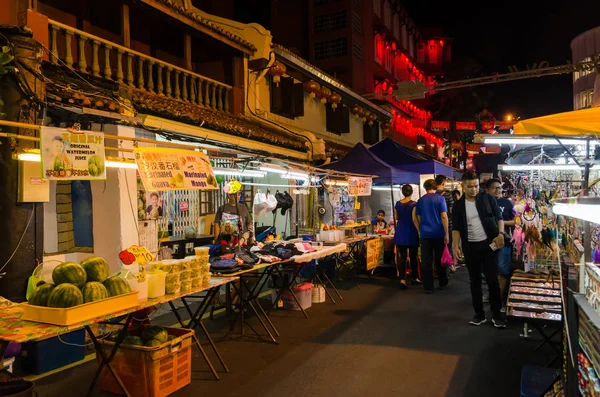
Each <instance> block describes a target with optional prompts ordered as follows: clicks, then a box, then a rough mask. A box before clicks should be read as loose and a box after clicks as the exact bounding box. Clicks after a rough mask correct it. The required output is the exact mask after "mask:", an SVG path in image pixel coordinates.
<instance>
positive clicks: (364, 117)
mask: <svg viewBox="0 0 600 397" xmlns="http://www.w3.org/2000/svg"><path fill="white" fill-rule="evenodd" d="M358 115H359V116H360V118H361V119H362V121H363V123H364V122H365V121H367V117H368V116H369V111H368V110H367V109H364V108H360V113H358Z"/></svg>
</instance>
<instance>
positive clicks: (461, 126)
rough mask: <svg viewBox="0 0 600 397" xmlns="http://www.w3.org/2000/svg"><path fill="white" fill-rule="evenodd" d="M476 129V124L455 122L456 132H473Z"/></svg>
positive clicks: (472, 122)
mask: <svg viewBox="0 0 600 397" xmlns="http://www.w3.org/2000/svg"><path fill="white" fill-rule="evenodd" d="M476 129H477V123H475V122H474V121H457V122H456V130H457V131H475V130H476Z"/></svg>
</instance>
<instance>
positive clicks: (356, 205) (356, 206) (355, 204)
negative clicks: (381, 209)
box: [354, 197, 360, 210]
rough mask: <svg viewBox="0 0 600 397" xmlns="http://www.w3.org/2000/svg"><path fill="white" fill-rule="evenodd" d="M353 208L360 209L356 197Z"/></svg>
mask: <svg viewBox="0 0 600 397" xmlns="http://www.w3.org/2000/svg"><path fill="white" fill-rule="evenodd" d="M354 209H355V210H359V209H360V202H359V201H358V197H355V198H354Z"/></svg>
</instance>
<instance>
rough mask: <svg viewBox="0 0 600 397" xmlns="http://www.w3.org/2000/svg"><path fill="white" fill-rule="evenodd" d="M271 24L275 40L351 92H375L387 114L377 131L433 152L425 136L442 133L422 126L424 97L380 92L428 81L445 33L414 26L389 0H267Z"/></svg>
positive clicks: (443, 55) (444, 53)
mask: <svg viewBox="0 0 600 397" xmlns="http://www.w3.org/2000/svg"><path fill="white" fill-rule="evenodd" d="M271 32H272V34H273V36H274V37H276V38H277V42H278V43H280V44H282V45H284V46H286V47H288V48H289V49H290V50H291V51H293V52H296V53H298V55H300V56H302V57H303V58H305V59H308V60H309V61H310V62H311V63H312V64H314V65H316V66H318V67H319V68H321V69H322V70H324V71H325V72H327V73H328V74H330V75H332V76H333V77H335V78H337V79H338V80H340V81H341V82H342V83H344V84H346V85H348V86H350V87H352V89H353V90H354V91H356V92H357V93H359V94H362V95H364V94H371V93H374V92H376V93H377V92H380V93H381V94H382V95H381V97H380V100H381V102H385V104H386V105H387V106H388V107H389V109H390V111H391V112H392V113H393V114H395V117H394V120H392V123H391V125H390V126H385V127H384V131H383V134H384V135H389V136H392V137H394V139H396V140H398V141H400V142H401V143H403V144H405V145H407V146H413V147H414V146H415V145H417V144H419V146H420V147H422V148H423V149H424V150H426V151H428V152H429V153H431V154H434V153H435V151H436V147H432V145H431V143H434V144H435V146H438V145H440V144H441V142H442V140H441V138H439V137H437V136H435V135H434V134H432V133H431V132H429V131H428V130H426V127H427V125H428V122H429V120H430V118H431V116H430V114H429V113H428V112H427V111H426V110H425V105H426V100H416V101H398V100H396V99H395V98H394V97H390V96H388V95H383V94H384V93H389V92H392V91H393V90H394V89H395V87H396V83H398V82H400V81H407V80H414V81H421V82H423V83H424V84H428V83H432V82H433V81H435V80H434V79H435V77H436V76H439V75H442V74H443V67H444V65H445V64H447V63H448V62H449V61H450V59H451V46H452V41H451V39H448V38H446V37H444V36H443V35H442V34H441V33H440V32H437V31H435V30H428V29H423V30H420V29H419V28H417V26H416V25H415V23H414V21H412V19H411V18H410V16H409V15H408V14H407V12H406V10H405V9H404V8H403V6H402V5H401V3H400V2H399V1H396V0H306V1H289V0H281V1H277V2H272V3H271ZM417 136H420V138H417Z"/></svg>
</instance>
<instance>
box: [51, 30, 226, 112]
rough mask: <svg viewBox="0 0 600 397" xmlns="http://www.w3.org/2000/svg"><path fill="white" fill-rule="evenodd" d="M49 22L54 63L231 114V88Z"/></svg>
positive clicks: (87, 34)
mask: <svg viewBox="0 0 600 397" xmlns="http://www.w3.org/2000/svg"><path fill="white" fill-rule="evenodd" d="M48 23H49V30H50V37H49V39H50V51H51V52H52V54H51V55H50V60H51V62H52V63H54V64H57V65H62V64H63V63H64V65H66V66H68V67H72V68H75V69H76V70H78V71H79V72H82V73H86V74H91V75H92V76H94V77H99V78H103V79H106V80H111V81H116V82H118V83H120V84H126V85H128V86H130V87H137V88H139V89H142V90H146V91H148V92H153V93H156V94H159V95H165V96H167V97H171V98H175V99H180V100H183V101H186V102H190V103H194V104H197V105H200V106H205V107H208V108H211V109H216V110H222V111H224V112H229V95H230V93H231V89H232V87H231V86H230V85H227V84H223V83H221V82H218V81H216V80H212V79H210V78H208V77H204V76H202V75H199V74H196V73H194V72H191V71H189V70H187V69H184V68H181V67H179V66H175V65H173V64H170V63H167V62H164V61H161V60H160V59H156V58H153V57H150V56H148V55H145V54H142V53H140V52H137V51H133V50H131V49H129V48H127V47H123V46H121V45H119V44H116V43H113V42H110V41H108V40H105V39H102V38H100V37H98V36H94V35H91V34H89V33H86V32H84V31H81V30H78V29H75V28H72V27H70V26H68V25H64V24H62V23H60V22H56V21H53V20H49V21H48ZM88 61H89V62H90V63H91V66H90V65H88Z"/></svg>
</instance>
